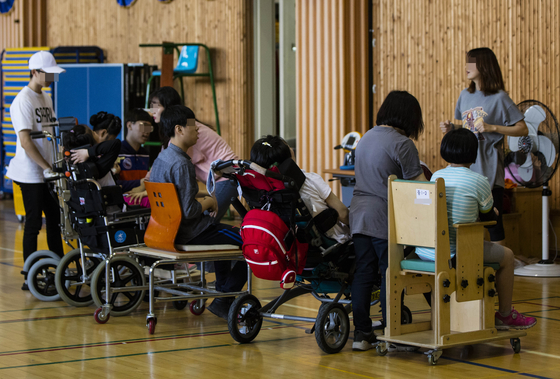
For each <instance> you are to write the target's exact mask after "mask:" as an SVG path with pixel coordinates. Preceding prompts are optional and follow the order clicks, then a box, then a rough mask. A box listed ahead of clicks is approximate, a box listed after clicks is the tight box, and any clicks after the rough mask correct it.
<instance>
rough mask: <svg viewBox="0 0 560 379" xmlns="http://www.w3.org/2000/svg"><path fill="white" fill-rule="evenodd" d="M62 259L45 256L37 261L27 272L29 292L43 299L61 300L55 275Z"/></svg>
mask: <svg viewBox="0 0 560 379" xmlns="http://www.w3.org/2000/svg"><path fill="white" fill-rule="evenodd" d="M59 262H60V260H57V259H53V258H45V259H41V260H39V261H37V262H36V263H35V264H34V265H33V266H31V269H30V270H29V272H28V273H27V283H28V285H29V292H31V294H32V295H33V296H35V297H36V298H37V299H39V300H42V301H57V300H60V295H59V294H58V292H57V291H56V286H55V284H54V275H55V272H56V267H57V266H58V263H59Z"/></svg>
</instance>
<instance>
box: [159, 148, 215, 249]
mask: <svg viewBox="0 0 560 379" xmlns="http://www.w3.org/2000/svg"><path fill="white" fill-rule="evenodd" d="M150 181H151V182H155V183H173V184H175V189H176V190H177V196H178V197H179V204H181V211H182V213H183V218H182V220H181V225H180V226H179V231H178V232H177V237H176V238H175V243H176V244H180V245H184V244H186V243H188V242H189V241H190V240H192V239H193V238H194V237H196V236H198V235H199V234H200V233H202V232H203V231H204V230H206V228H208V226H209V225H210V224H211V223H212V217H210V216H209V215H205V214H203V213H202V205H201V204H200V203H199V202H198V201H197V200H196V194H197V193H198V183H197V182H196V174H195V170H194V165H193V164H192V162H191V159H190V158H189V156H188V155H187V153H185V152H184V151H183V150H182V149H181V148H179V147H177V146H175V145H173V144H171V143H170V144H169V147H168V148H167V149H165V150H163V151H162V152H161V153H159V155H158V157H157V159H156V160H155V161H154V164H153V166H152V171H151V174H150Z"/></svg>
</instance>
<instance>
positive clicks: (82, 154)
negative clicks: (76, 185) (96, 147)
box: [70, 149, 89, 164]
mask: <svg viewBox="0 0 560 379" xmlns="http://www.w3.org/2000/svg"><path fill="white" fill-rule="evenodd" d="M70 152H71V153H72V155H70V160H71V161H72V163H74V164H76V163H84V162H85V161H87V160H88V159H89V153H88V151H87V149H79V150H70Z"/></svg>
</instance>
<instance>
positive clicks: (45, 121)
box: [7, 51, 66, 290]
mask: <svg viewBox="0 0 560 379" xmlns="http://www.w3.org/2000/svg"><path fill="white" fill-rule="evenodd" d="M29 70H31V73H30V77H31V80H30V81H29V84H28V85H27V86H26V87H23V89H22V90H21V91H20V92H19V93H18V95H17V96H16V98H15V99H14V101H13V102H12V105H11V107H10V115H11V118H12V123H13V125H14V130H15V131H16V133H17V147H16V155H15V157H14V158H13V159H12V160H11V161H10V166H9V168H8V172H7V176H8V177H9V178H10V179H12V180H13V181H14V182H15V183H16V184H18V185H19V186H20V188H21V194H22V197H23V206H24V208H25V226H24V231H23V259H24V261H25V260H27V257H29V255H31V254H32V253H34V252H35V251H37V236H38V235H39V231H40V230H41V226H42V224H43V218H42V215H41V213H44V214H45V219H46V226H47V243H48V246H49V249H50V250H51V251H53V252H55V253H56V254H57V255H59V256H61V257H62V256H63V255H64V250H63V247H62V239H61V237H60V227H59V223H60V208H59V205H58V202H57V201H56V200H55V198H54V197H53V196H51V191H50V189H49V186H48V184H47V183H45V182H44V180H45V178H49V177H53V176H56V174H54V173H53V171H52V167H51V163H50V162H52V159H53V157H52V149H51V146H50V142H49V141H47V140H46V139H45V138H39V139H32V138H31V136H30V132H38V131H39V132H40V131H43V130H49V129H51V130H52V127H51V126H50V125H49V124H51V123H53V122H54V121H56V118H55V113H54V109H53V105H52V100H51V98H50V96H49V95H48V94H46V93H45V92H42V88H44V87H49V86H50V85H51V83H52V82H54V81H58V74H60V73H63V72H66V71H65V70H64V69H62V68H60V67H58V65H57V64H56V61H55V59H54V57H53V55H52V54H51V53H49V52H48V51H39V52H37V53H35V54H33V55H32V56H31V58H30V59H29ZM26 279H27V278H26ZM21 289H22V290H28V286H27V281H26V282H25V283H24V284H23V286H22V288H21Z"/></svg>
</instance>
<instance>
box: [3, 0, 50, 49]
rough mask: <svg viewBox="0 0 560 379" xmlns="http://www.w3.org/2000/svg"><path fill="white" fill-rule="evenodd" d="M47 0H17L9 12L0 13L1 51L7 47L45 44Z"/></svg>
mask: <svg viewBox="0 0 560 379" xmlns="http://www.w3.org/2000/svg"><path fill="white" fill-rule="evenodd" d="M45 8H46V3H45V0H16V1H15V3H14V6H13V8H12V10H11V11H10V12H9V13H8V14H0V52H1V51H2V50H4V49H6V48H16V47H32V46H45V45H46V41H47V34H46V30H47V29H46V28H47V21H46V17H45V15H46V12H45Z"/></svg>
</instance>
